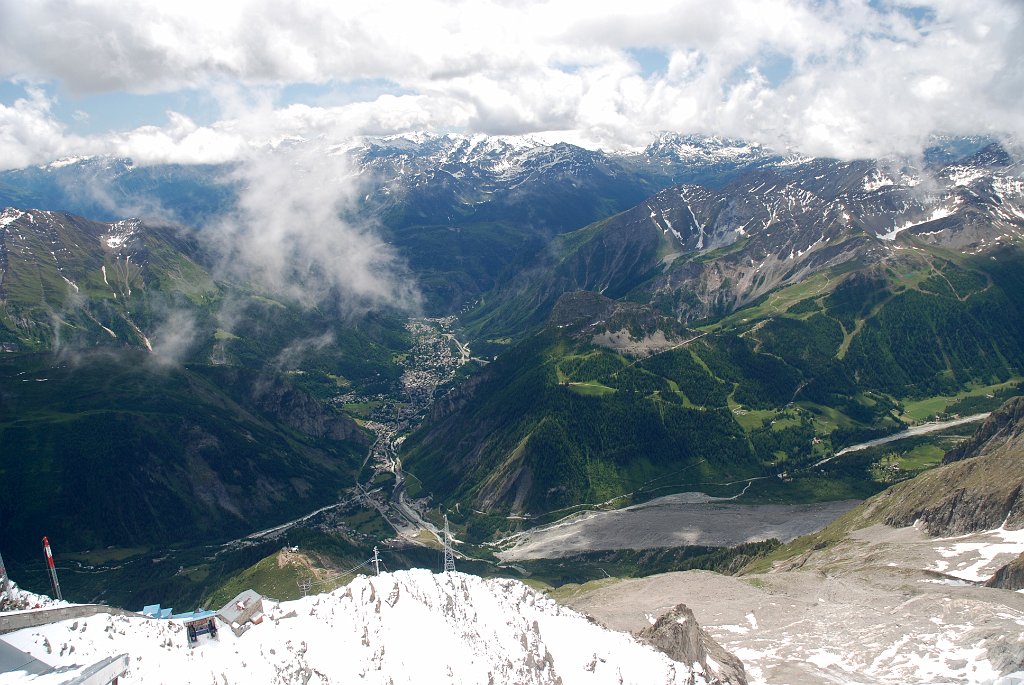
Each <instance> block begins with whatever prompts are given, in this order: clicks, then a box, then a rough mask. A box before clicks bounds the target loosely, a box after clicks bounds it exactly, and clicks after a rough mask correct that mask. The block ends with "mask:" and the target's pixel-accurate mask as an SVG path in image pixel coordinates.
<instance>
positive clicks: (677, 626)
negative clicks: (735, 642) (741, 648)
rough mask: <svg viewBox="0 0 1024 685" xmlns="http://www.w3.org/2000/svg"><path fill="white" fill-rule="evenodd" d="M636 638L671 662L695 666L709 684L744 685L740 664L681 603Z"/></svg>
mask: <svg viewBox="0 0 1024 685" xmlns="http://www.w3.org/2000/svg"><path fill="white" fill-rule="evenodd" d="M637 639H639V640H640V641H641V642H644V643H646V644H648V645H650V646H651V647H654V648H655V649H656V650H658V651H659V652H662V653H663V654H665V655H666V656H668V658H670V659H672V660H673V661H678V662H679V663H681V664H686V665H688V666H692V665H695V664H699V665H700V668H701V669H703V673H704V677H705V678H707V681H708V682H709V683H711V684H712V685H716V684H718V685H725V684H726V683H728V684H729V685H746V683H747V677H746V673H745V672H744V669H743V662H742V661H740V660H739V659H738V658H737V657H736V656H735V655H734V654H732V653H731V652H728V651H726V649H725V648H724V647H722V645H720V644H718V643H717V642H715V640H714V638H712V637H711V636H710V635H708V633H707V632H706V631H705V630H704V629H703V628H701V627H700V624H698V623H697V619H696V618H695V617H694V615H693V612H692V611H691V610H690V608H689V607H687V606H686V605H685V604H677V605H676V606H674V607H673V608H672V609H670V610H669V611H667V612H666V613H664V614H662V615H661V617H660V618H659V619H658V620H657V621H656V622H655V623H654V625H652V626H650V627H648V628H645V629H643V630H642V631H640V632H639V633H637ZM694 671H697V669H696V667H695V668H694ZM697 672H700V671H697Z"/></svg>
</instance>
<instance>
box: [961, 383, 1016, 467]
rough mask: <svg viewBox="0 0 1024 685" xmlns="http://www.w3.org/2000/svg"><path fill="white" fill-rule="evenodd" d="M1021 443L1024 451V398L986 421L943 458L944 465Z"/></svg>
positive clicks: (1005, 407)
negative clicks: (1006, 445)
mask: <svg viewBox="0 0 1024 685" xmlns="http://www.w3.org/2000/svg"><path fill="white" fill-rule="evenodd" d="M1013 442H1019V443H1021V444H1020V447H1021V448H1022V449H1024V396H1021V397H1014V398H1012V399H1010V400H1008V401H1007V402H1005V403H1004V404H1003V406H1002V407H1000V408H999V410H998V411H995V412H992V415H991V416H989V417H988V418H987V419H985V423H983V424H982V425H981V428H979V429H978V431H977V432H976V433H975V434H974V435H973V436H971V438H970V439H968V440H965V441H964V442H963V443H961V444H960V445H957V446H956V447H955V448H953V449H951V450H950V451H949V452H947V453H946V455H945V456H944V457H943V458H942V463H943V464H950V463H952V462H954V461H961V460H963V459H969V458H970V457H976V456H978V455H980V454H982V453H984V452H986V451H987V449H990V448H993V447H999V446H1001V445H1004V444H1006V443H1013Z"/></svg>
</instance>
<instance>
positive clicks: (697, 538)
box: [497, 492, 859, 562]
mask: <svg viewBox="0 0 1024 685" xmlns="http://www.w3.org/2000/svg"><path fill="white" fill-rule="evenodd" d="M858 503H859V502H857V501H856V500H845V501H841V502H824V503H820V504H736V503H733V502H728V501H726V500H724V499H718V498H713V497H709V496H708V495H705V494H702V493H694V492H684V493H679V494H676V495H668V496H666V497H659V498H657V499H654V500H651V501H649V502H644V503H643V504H638V505H636V506H632V507H626V508H625V509H618V510H615V511H588V512H584V513H580V514H577V515H574V516H572V517H569V518H567V519H563V520H562V521H559V522H557V523H553V524H551V525H548V526H541V527H538V528H534V529H532V530H529V531H526V532H525V533H522V534H520V535H519V536H517V537H515V538H514V540H512V539H510V540H509V542H513V546H511V547H510V548H508V549H506V550H504V551H502V552H500V553H498V555H497V556H498V557H499V558H500V559H501V560H502V561H505V562H514V561H523V560H527V559H554V558H558V557H562V556H567V555H570V554H576V553H579V552H594V551H603V550H615V549H657V548H663V547H681V546H683V545H700V546H704V547H734V546H736V545H741V544H743V543H745V542H757V541H760V540H770V539H771V538H776V539H778V540H779V541H780V542H788V541H789V540H792V539H794V538H797V537H799V536H801V535H805V534H807V533H811V532H814V531H817V530H820V529H822V528H824V527H825V526H826V525H828V524H829V523H831V522H832V521H833V520H835V519H836V518H838V517H839V516H841V515H842V514H845V513H846V512H847V511H849V510H851V509H853V508H854V507H855V506H857V504H858Z"/></svg>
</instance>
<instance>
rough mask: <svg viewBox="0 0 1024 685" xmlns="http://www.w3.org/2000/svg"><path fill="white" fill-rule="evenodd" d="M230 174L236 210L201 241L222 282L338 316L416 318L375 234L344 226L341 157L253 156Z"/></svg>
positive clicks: (279, 152)
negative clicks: (380, 311)
mask: <svg viewBox="0 0 1024 685" xmlns="http://www.w3.org/2000/svg"><path fill="white" fill-rule="evenodd" d="M234 174H235V178H234V180H235V181H236V182H237V183H238V185H239V188H240V189H239V197H238V202H237V209H236V210H235V211H234V212H232V213H231V214H229V215H228V216H226V217H225V218H223V219H221V220H220V221H219V222H218V223H217V224H215V225H213V226H209V227H206V228H205V229H204V230H203V231H202V234H201V235H202V238H203V239H204V240H207V241H210V243H211V244H212V247H213V249H214V251H215V252H216V253H217V254H218V255H219V269H218V270H219V273H218V274H217V275H218V276H219V277H220V278H222V279H226V280H230V281H234V282H236V283H242V284H246V285H250V286H252V287H254V288H256V289H257V290H259V291H263V292H264V293H269V294H272V295H273V296H279V297H283V298H286V299H288V300H292V301H294V302H297V303H300V304H302V305H304V306H307V307H314V306H319V305H323V304H328V305H330V306H331V307H332V308H334V307H336V308H338V309H339V310H340V311H341V312H343V313H358V312H360V311H366V310H369V309H376V308H380V307H392V308H397V309H400V310H406V311H416V310H417V309H418V307H419V305H420V296H419V292H418V290H417V288H416V286H415V283H414V281H413V279H412V277H411V275H410V274H409V273H408V271H407V269H406V268H405V266H404V263H403V261H402V260H401V259H400V258H399V257H398V255H397V254H396V252H395V251H394V249H393V248H392V247H391V246H390V245H388V244H387V243H385V242H384V241H383V240H381V238H380V236H379V235H378V234H377V232H376V231H375V230H374V229H373V227H370V226H361V225H355V224H353V223H350V222H348V221H346V220H344V219H343V218H342V214H343V212H344V211H345V210H346V209H350V208H351V207H352V206H353V205H354V203H355V202H356V201H357V198H358V189H359V184H358V180H357V178H356V177H355V176H354V175H353V174H352V173H351V172H350V170H349V168H348V165H347V163H346V160H345V157H344V156H343V155H338V154H331V153H330V152H329V151H327V150H325V149H324V148H323V147H322V146H320V145H318V144H316V143H288V144H284V145H281V146H279V147H277V148H276V149H266V150H264V151H262V152H260V153H257V154H254V155H252V156H251V157H249V158H248V159H247V160H246V161H244V162H243V163H242V164H240V165H239V166H238V167H237V170H236V171H235V172H234Z"/></svg>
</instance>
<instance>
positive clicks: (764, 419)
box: [0, 134, 1024, 557]
mask: <svg viewBox="0 0 1024 685" xmlns="http://www.w3.org/2000/svg"><path fill="white" fill-rule="evenodd" d="M295 150H301V151H303V152H304V153H308V154H309V155H311V156H312V157H313V158H321V157H322V158H330V159H332V160H335V161H338V163H339V164H340V165H341V166H343V167H344V168H346V169H347V170H348V171H349V172H350V180H351V185H352V188H354V189H356V190H358V192H357V193H356V192H353V193H351V195H352V199H351V201H350V202H348V203H347V204H343V205H341V206H339V207H338V210H339V214H340V217H341V219H342V220H344V221H345V222H346V223H347V225H350V226H357V227H360V229H361V230H362V229H365V230H366V231H368V232H369V233H367V234H365V235H371V234H372V235H379V236H380V238H381V239H382V240H383V241H384V244H386V245H387V249H393V250H394V253H395V254H396V255H397V258H398V260H399V261H401V262H402V263H403V268H406V269H407V270H405V271H401V274H402V277H403V278H405V277H408V278H410V279H412V280H414V281H415V283H416V284H417V286H418V288H419V290H420V291H421V293H422V295H423V299H422V309H421V311H414V312H411V311H408V310H402V309H401V308H398V307H394V308H392V307H389V306H380V307H371V308H369V309H359V310H358V311H353V310H351V309H347V308H346V307H345V306H344V305H343V304H342V303H341V301H340V300H339V299H335V298H332V297H327V298H324V299H322V300H321V301H318V302H315V303H310V302H309V301H299V300H297V299H295V298H294V297H291V296H289V295H287V294H285V293H282V292H275V291H274V290H273V289H272V288H270V287H269V286H268V284H266V283H261V282H259V280H258V278H256V277H255V275H254V274H253V275H250V277H249V278H246V276H245V274H239V273H238V272H237V271H232V270H230V269H225V268H224V261H223V253H218V252H217V251H216V250H214V249H213V248H212V246H213V245H215V244H216V243H215V242H211V240H210V238H211V236H215V235H216V234H217V231H218V230H219V229H220V228H222V227H223V223H222V222H223V221H224V220H225V218H231V219H232V220H235V221H237V220H238V218H239V216H247V215H244V214H239V198H240V197H244V194H245V193H246V192H247V190H248V189H247V186H246V183H247V178H250V177H247V176H246V174H245V173H243V172H244V170H245V164H246V163H245V162H239V163H237V164H234V165H222V166H187V165H151V166H143V165H136V164H134V163H132V162H131V161H130V160H117V159H110V158H99V157H97V158H89V159H79V160H64V161H61V162H56V163H53V164H50V165H47V166H44V167H37V168H31V169H22V170H16V171H8V172H4V173H2V174H0V203H2V204H8V205H11V206H10V207H8V208H7V209H4V210H2V214H0V217H2V218H0V300H2V302H0V349H2V350H4V352H3V354H2V355H0V366H2V368H3V373H4V375H5V377H6V378H7V379H8V382H6V383H5V384H4V387H3V389H2V391H0V410H2V412H0V437H2V438H3V440H4V441H5V444H9V445H13V446H14V447H13V448H12V449H11V450H5V451H4V457H3V463H2V465H0V468H2V470H3V476H4V482H5V483H11V484H14V483H16V484H18V487H17V488H15V487H13V486H8V491H7V492H5V493H4V494H5V497H4V498H3V502H4V504H3V505H2V506H3V507H4V508H3V510H2V512H0V513H2V514H3V517H4V520H5V521H7V522H10V523H12V524H13V525H4V526H2V527H0V529H2V530H3V533H2V534H3V536H4V537H0V546H3V548H4V549H5V550H8V549H12V550H17V552H16V553H15V552H11V554H12V555H14V556H16V557H17V556H28V555H29V554H30V553H31V550H32V549H33V548H34V546H35V538H36V537H38V536H39V535H40V534H42V532H43V531H44V530H51V531H52V530H59V531H60V533H61V534H62V535H63V536H66V538H67V539H69V540H71V545H72V547H74V548H78V549H83V550H84V549H88V548H92V547H94V546H109V545H116V546H119V547H125V548H128V547H132V548H136V547H141V548H151V547H152V546H154V545H156V544H158V543H160V542H161V541H166V540H167V538H168V535H169V534H170V532H171V531H174V532H175V533H180V538H175V540H176V541H177V540H182V541H190V542H191V543H196V542H201V543H204V544H205V543H212V542H224V541H225V540H227V539H229V538H231V537H233V536H235V535H240V534H243V533H245V532H251V531H252V530H254V529H257V528H259V527H262V526H264V525H267V526H269V525H272V524H274V523H278V522H283V521H286V520H289V519H291V518H294V517H295V516H298V515H300V514H302V513H304V512H308V511H311V510H313V509H316V508H318V507H320V506H325V505H327V504H330V503H331V502H337V501H338V499H339V497H340V496H343V495H344V493H351V492H352V488H353V487H354V486H355V484H356V481H357V477H358V474H359V473H360V472H362V471H363V469H364V467H365V466H366V464H368V463H370V462H371V459H370V458H371V456H373V455H377V456H379V455H380V454H385V456H387V457H388V458H390V456H391V454H390V452H387V451H384V452H381V451H375V452H373V454H370V451H371V448H372V449H376V450H381V449H383V448H382V447H381V444H382V443H381V441H378V443H377V444H376V445H375V446H374V445H373V436H372V435H371V433H370V432H369V431H368V430H367V428H368V429H370V430H376V431H380V430H381V425H382V424H381V416H382V414H376V413H375V411H378V410H379V408H380V406H381V405H384V404H387V403H388V402H394V403H396V404H395V406H396V407H397V409H395V411H394V416H404V415H403V414H402V406H404V405H405V404H407V403H408V400H409V391H408V390H407V387H408V386H407V385H403V383H402V380H401V379H402V377H403V373H404V372H405V367H404V366H403V364H404V363H406V360H407V359H408V358H409V356H410V355H411V354H412V348H413V341H412V339H411V338H410V334H409V331H408V330H407V328H406V324H407V323H408V318H409V317H410V316H411V315H413V316H415V315H417V314H429V315H450V314H453V313H458V315H459V329H458V335H459V336H460V337H462V338H463V339H464V340H468V342H469V346H470V348H471V349H472V357H473V359H472V360H471V361H468V363H467V364H466V366H465V367H463V369H462V370H461V371H460V373H459V375H458V376H457V378H456V379H455V380H454V381H452V382H450V383H447V384H444V385H442V386H440V388H439V390H438V397H437V401H436V402H435V403H434V405H433V408H432V409H431V410H430V412H429V414H428V415H427V417H426V420H425V422H424V423H423V424H422V425H416V424H415V422H412V423H410V422H408V421H406V419H405V418H403V419H401V420H400V421H398V422H397V423H395V424H394V426H396V428H395V430H396V431H398V432H396V433H395V434H394V435H391V436H390V437H389V438H388V445H391V447H390V448H389V449H392V448H397V449H398V456H399V457H400V459H401V462H402V464H404V467H405V469H406V470H407V472H408V474H409V475H410V476H412V478H411V479H410V482H411V485H409V486H408V487H409V488H411V491H412V493H413V494H414V495H416V496H421V497H426V496H429V497H431V498H432V499H431V500H430V502H431V506H432V507H443V508H444V509H446V510H447V511H448V512H449V514H450V515H451V519H452V522H453V524H454V525H455V526H456V527H457V531H458V534H459V535H460V536H464V537H465V538H466V539H467V540H468V541H472V542H483V541H485V540H488V539H491V538H493V537H495V536H497V535H498V534H500V533H502V532H505V533H513V532H514V531H515V530H516V529H517V528H520V527H522V526H526V525H530V521H531V519H530V518H529V517H534V519H532V520H543V519H544V517H548V516H556V515H557V512H559V511H563V510H565V509H566V508H573V507H581V506H594V505H599V504H602V503H606V502H609V501H614V502H616V503H620V504H621V503H628V502H631V501H632V502H635V501H640V500H643V499H646V498H649V497H652V496H655V495H656V494H665V493H667V492H672V491H681V490H700V491H702V492H706V493H710V494H716V495H721V496H734V495H737V494H738V493H740V492H741V491H742V492H743V493H745V495H744V496H745V497H746V498H748V499H759V500H760V501H765V500H768V501H784V502H792V501H801V502H806V501H816V500H822V499H837V498H850V497H853V498H861V497H865V496H868V495H871V494H874V493H875V492H878V491H879V490H881V489H883V488H884V487H886V486H887V485H888V484H889V481H888V480H886V478H888V476H886V478H881V477H880V476H879V468H878V460H879V458H880V456H879V455H878V454H875V453H871V456H864V457H856V456H854V457H850V458H843V459H835V458H833V457H834V455H835V454H836V453H837V452H839V450H840V449H842V448H844V447H848V446H851V445H853V444H854V443H857V442H860V441H862V440H866V439H868V438H872V437H877V436H879V435H884V434H889V433H893V432H896V431H899V430H901V429H903V428H905V427H907V426H908V425H911V424H913V423H916V422H919V421H921V420H922V419H925V418H928V417H930V416H935V415H939V414H944V413H960V412H967V411H968V410H970V411H971V412H972V413H973V412H975V411H984V410H988V409H992V408H994V407H995V406H996V405H997V404H998V403H999V402H1000V401H1002V399H1004V398H1005V397H1006V396H1008V395H1011V394H1014V393H1015V392H1017V390H1018V387H1019V386H1018V385H1017V383H1019V381H1020V379H1021V377H1022V375H1024V370H1022V369H1024V323H1022V322H1024V299H1022V298H1024V282H1022V276H1021V275H1020V274H1021V273H1024V272H1022V271H1021V261H1022V257H1024V253H1022V252H1021V248H1020V244H1021V238H1022V229H1024V184H1022V181H1021V167H1020V163H1019V162H1018V161H1016V160H1015V159H1014V158H1013V157H1012V155H1010V154H1009V153H1008V152H1007V151H1006V150H1005V149H1004V148H1002V147H1001V146H1000V145H999V144H998V143H995V142H994V141H992V140H988V139H983V138H975V139H960V140H940V141H937V144H936V147H934V148H932V149H931V150H929V151H927V153H926V154H925V155H924V156H923V157H922V158H921V159H919V160H916V161H913V162H908V161H903V160H861V161H852V162H851V161H839V160H830V159H809V158H805V157H801V156H799V155H795V154H792V153H789V152H786V151H781V152H775V151H771V150H767V149H765V148H763V147H761V146H759V145H756V144H749V143H745V142H742V141H733V140H725V139H718V138H708V137H696V136H681V135H676V134H666V135H663V136H661V137H660V138H659V139H658V140H656V141H655V142H654V143H653V144H652V145H650V146H649V147H648V148H646V149H645V150H641V151H634V152H620V153H612V152H602V151H591V150H585V149H583V148H578V147H575V146H572V145H568V144H564V143H559V144H554V145H551V144H546V143H544V142H541V141H538V140H531V139H526V138H517V137H497V138H485V137H479V136H478V137H473V136H458V135H432V134H424V135H418V136H392V137H385V138H365V139H359V140H354V141H349V142H346V143H344V144H341V145H334V144H327V143H325V142H323V141H290V142H286V143H282V144H281V145H280V146H279V147H278V148H277V149H274V150H268V151H267V152H266V154H267V155H269V157H270V158H271V159H280V160H292V159H293V157H290V156H289V155H290V154H292V152H293V151H295ZM275 155H277V156H278V157H276V158H275V157H274V156H275ZM250 180H251V179H250ZM349 190H351V189H349ZM325 197H326V196H325ZM331 197H333V196H331ZM334 209H335V208H334V206H333V205H332V206H331V207H330V208H329V211H328V213H329V214H330V213H332V212H333V211H334ZM128 210H131V212H130V213H128ZM131 214H134V215H135V216H134V217H133V216H131ZM84 217H88V218H84ZM249 219H250V220H251V219H252V217H251V216H250V217H249ZM293 254H295V253H293V252H287V253H286V254H282V255H279V256H281V257H289V256H291V255H293ZM299 254H301V252H300V253H299ZM314 271H315V270H314ZM460 344H461V343H460ZM460 354H461V350H460ZM470 356H471V355H470V353H469V352H468V351H466V354H465V358H466V359H467V360H468V359H469V357H470ZM432 389H433V388H432ZM389 406H390V405H389ZM380 411H383V410H380ZM403 421H406V422H405V423H403ZM368 422H369V423H368ZM360 424H363V425H360ZM413 429H416V430H413ZM165 435H175V436H178V438H177V439H176V441H174V442H173V443H168V442H167V441H166V440H162V439H161V436H165ZM381 435H383V433H378V438H379V437H380V436H381ZM391 438H398V439H397V440H395V441H394V443H393V445H392V443H391V442H390V440H391ZM25 454H34V455H42V456H37V458H35V459H26V458H24V457H22V456H21V455H25ZM865 454H868V453H865ZM374 463H376V462H374ZM901 463H902V462H901ZM932 463H933V462H928V465H931V464H932ZM95 465H101V466H102V468H99V467H97V466H95ZM915 468H917V467H915ZM915 472H916V471H914V469H905V470H903V471H900V472H899V474H897V478H898V479H902V478H906V477H909V476H910V475H913V473H915ZM364 475H365V473H364ZM378 475H380V478H379V480H377V481H374V483H375V484H376V485H383V486H384V487H387V485H388V483H389V482H390V481H388V480H387V478H388V476H387V474H378ZM53 482H56V483H57V491H58V492H59V493H60V498H62V499H63V498H67V499H66V501H67V502H70V503H73V504H74V506H76V507H79V506H80V507H83V508H84V509H85V510H87V513H86V515H84V516H83V517H81V519H80V521H79V522H78V523H75V524H74V525H72V524H71V523H69V522H68V520H67V519H66V517H62V516H61V515H60V513H59V512H60V511H61V510H60V509H55V510H47V505H46V504H45V501H44V500H43V499H42V498H41V497H40V494H41V493H44V492H45V491H47V489H48V488H49V489H51V490H52V489H53V487H54V486H53V485H52V483H53ZM403 487H405V485H403ZM111 489H114V490H116V491H118V492H123V493H124V494H125V497H124V498H122V499H121V500H119V502H118V503H117V504H116V505H115V506H114V507H113V512H114V513H115V514H116V515H114V516H107V515H106V512H105V511H100V510H99V508H98V507H95V506H93V503H95V502H96V501H102V500H100V499H99V496H98V494H97V493H101V492H108V491H110V490H111ZM250 491H251V492H252V493H254V495H253V496H252V497H246V496H245V495H244V493H246V492H250ZM139 501H145V502H146V508H145V510H143V513H142V514H139V513H138V511H140V510H139V509H138V507H137V505H136V503H137V502H139ZM94 509H95V511H94ZM524 517H525V518H524ZM168 521H174V522H175V524H174V525H171V524H169V523H168ZM179 524H181V525H180V527H179V528H176V527H175V526H177V525H179Z"/></svg>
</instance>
